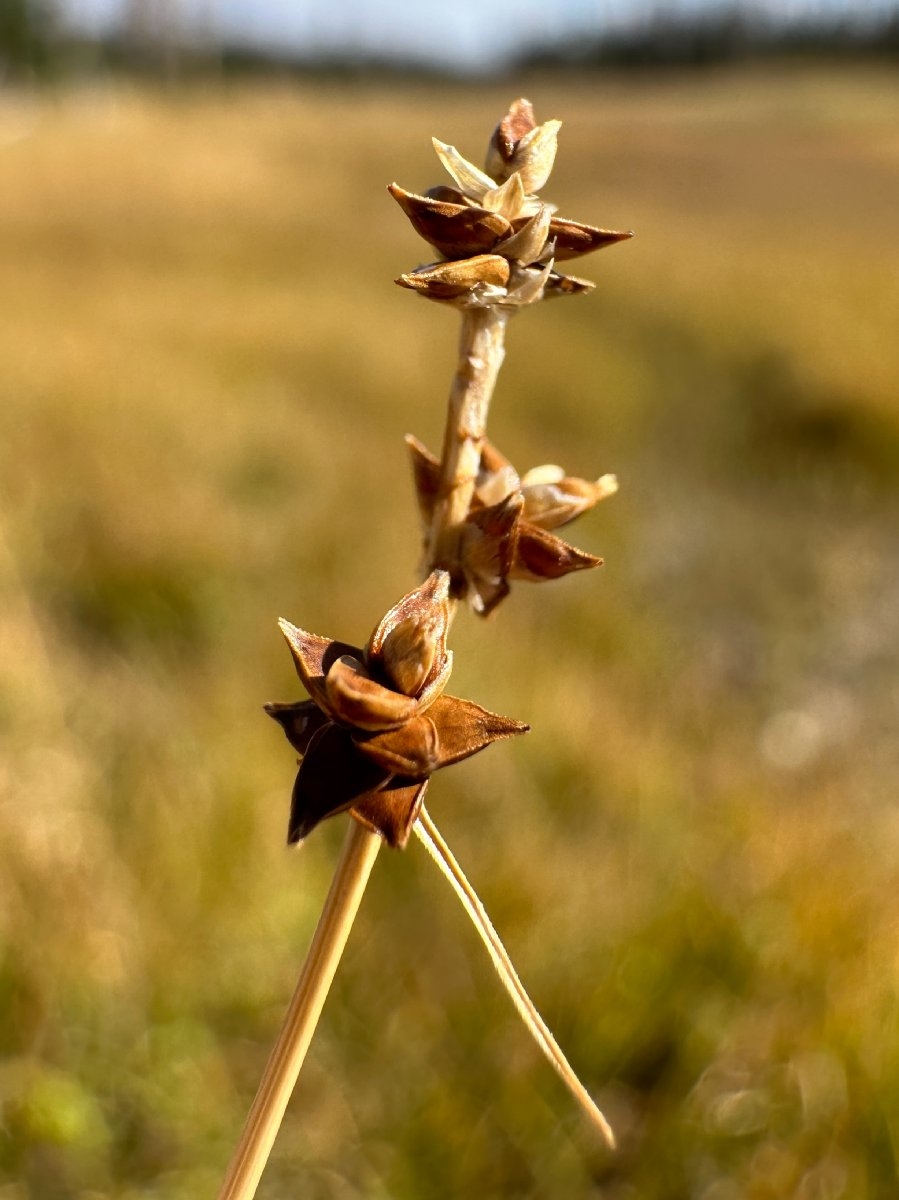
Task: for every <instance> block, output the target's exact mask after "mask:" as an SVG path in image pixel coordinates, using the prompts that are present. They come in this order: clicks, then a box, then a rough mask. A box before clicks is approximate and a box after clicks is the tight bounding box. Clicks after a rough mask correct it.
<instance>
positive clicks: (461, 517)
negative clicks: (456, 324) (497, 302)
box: [425, 306, 508, 571]
mask: <svg viewBox="0 0 899 1200" xmlns="http://www.w3.org/2000/svg"><path fill="white" fill-rule="evenodd" d="M507 320H508V314H507V313H506V312H505V311H504V310H502V309H500V308H498V307H495V306H488V307H485V308H467V309H463V311H462V331H461V335H460V338H459V361H458V364H457V366H456V373H455V375H454V376H453V383H452V387H451V389H450V395H449V404H448V408H447V414H446V431H445V433H444V437H443V453H442V455H441V459H440V483H439V486H438V493H437V503H436V504H435V506H434V515H433V518H432V521H431V530H430V534H429V536H428V542H427V546H426V548H425V562H426V563H427V568H426V570H427V571H431V570H433V569H434V568H435V567H439V566H444V565H446V564H449V565H452V564H453V563H456V562H458V555H457V553H456V552H455V551H456V547H455V541H456V540H457V539H458V536H459V531H460V529H461V527H462V524H463V522H464V521H465V518H466V516H467V515H468V509H469V506H470V504H471V497H472V493H473V491H474V486H475V482H476V481H477V477H478V470H479V467H480V462H481V446H482V445H483V442H484V434H485V431H486V426H487V413H488V411H489V408H490V400H491V398H492V396H493V387H494V384H495V383H496V377H497V375H498V374H499V369H500V367H501V366H502V363H503V358H504V357H505V347H504V339H505V332H506V321H507Z"/></svg>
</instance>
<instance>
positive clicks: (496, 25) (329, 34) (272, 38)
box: [57, 0, 895, 70]
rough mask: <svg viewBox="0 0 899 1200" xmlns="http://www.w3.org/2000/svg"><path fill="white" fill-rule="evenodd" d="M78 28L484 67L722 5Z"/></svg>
mask: <svg viewBox="0 0 899 1200" xmlns="http://www.w3.org/2000/svg"><path fill="white" fill-rule="evenodd" d="M57 3H58V5H59V6H60V7H61V9H62V11H63V13H64V14H65V15H66V17H67V18H68V19H69V20H70V21H71V22H72V23H73V24H75V25H76V26H78V27H80V28H86V29H89V30H98V31H99V30H104V29H109V28H111V27H114V26H115V25H116V24H117V23H119V22H120V21H121V18H122V13H123V10H124V9H125V8H126V6H128V5H129V4H130V5H131V6H132V7H138V6H140V7H142V8H143V9H144V10H145V11H147V12H148V13H149V12H158V13H161V14H165V13H167V12H172V13H175V14H176V16H177V17H178V19H179V21H180V23H181V25H182V27H183V28H187V29H190V28H191V27H193V28H195V29H205V30H208V31H210V32H211V33H212V34H213V36H214V37H215V39H216V40H222V41H237V42H242V43H246V44H249V45H254V46H259V47H268V48H272V47H275V48H278V47H280V48H283V49H285V50H288V51H290V52H301V53H302V52H309V53H310V54H315V53H318V52H326V53H327V52H331V53H338V54H341V55H346V54H354V53H359V54H360V55H366V56H367V55H377V56H382V55H383V56H385V57H397V58H405V59H408V58H411V59H413V60H416V61H420V62H424V63H437V64H447V63H450V64H453V65H455V66H456V67H458V68H459V69H461V70H478V69H480V68H482V67H485V66H490V65H494V64H497V63H501V62H502V61H503V60H504V59H507V58H510V57H513V56H514V55H515V53H516V52H518V51H520V50H522V49H526V48H533V47H540V46H543V45H547V44H549V45H552V44H553V43H556V42H559V41H570V40H572V39H573V38H577V37H578V36H593V35H595V34H598V33H601V32H603V31H607V30H610V29H615V28H620V27H621V26H622V25H627V24H629V23H631V22H632V21H633V20H638V21H639V20H641V19H645V18H647V17H648V16H650V15H652V14H653V13H659V12H664V13H675V14H689V13H692V12H696V11H707V10H708V9H710V8H714V7H715V6H716V5H718V6H719V7H720V6H721V3H722V0H57ZM894 6H895V0H742V7H743V8H744V9H747V10H749V11H754V12H760V13H763V14H766V15H770V16H774V17H786V18H788V19H792V18H796V17H802V16H804V15H807V14H835V15H847V14H848V15H851V16H853V17H859V16H862V17H863V16H864V15H866V14H876V13H878V12H881V11H883V10H884V9H887V8H890V7H894Z"/></svg>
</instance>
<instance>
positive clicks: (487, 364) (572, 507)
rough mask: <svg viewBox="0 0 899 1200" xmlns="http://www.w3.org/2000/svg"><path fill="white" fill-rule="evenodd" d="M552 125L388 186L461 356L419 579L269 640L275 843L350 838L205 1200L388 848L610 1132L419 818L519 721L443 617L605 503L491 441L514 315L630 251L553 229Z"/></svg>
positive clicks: (239, 1178) (436, 458)
mask: <svg viewBox="0 0 899 1200" xmlns="http://www.w3.org/2000/svg"><path fill="white" fill-rule="evenodd" d="M559 127H560V122H559V121H555V120H552V121H546V122H544V123H543V124H537V123H536V121H535V119H534V113H533V109H532V107H531V105H530V103H529V102H528V101H527V100H524V99H519V100H516V101H515V102H514V103H513V104H512V105H511V106H510V108H509V110H508V112H507V113H506V114H505V115H504V116H503V117H502V119H501V120H500V122H499V124H498V125H497V127H496V129H495V130H494V132H493V134H492V136H491V138H490V141H489V146H488V153H487V161H486V164H485V167H484V169H483V170H481V169H480V168H479V167H477V166H475V165H474V164H472V163H471V162H469V161H468V160H467V159H465V158H464V157H463V156H462V155H461V154H460V153H459V152H458V151H457V150H456V149H455V148H454V147H453V146H450V145H447V144H445V143H443V142H439V141H437V140H436V139H435V140H434V148H435V150H436V152H437V156H438V158H439V160H440V162H441V163H442V165H443V167H444V168H445V169H446V172H447V174H448V176H449V182H448V183H445V184H442V185H439V186H436V187H433V188H431V189H430V190H429V191H428V192H426V193H425V194H424V195H417V194H415V193H413V192H408V191H405V190H404V189H403V188H401V187H399V186H398V185H397V184H391V185H390V188H389V191H390V194H391V195H392V196H393V198H394V199H395V200H396V201H397V203H398V204H399V205H400V207H401V209H402V210H403V212H404V213H405V214H406V216H407V217H408V218H409V220H410V222H411V223H412V225H413V227H414V229H415V230H416V232H417V233H418V234H420V235H421V236H422V237H423V238H424V240H425V241H426V242H427V243H428V244H429V246H430V247H431V248H432V249H433V251H436V252H437V255H438V256H439V257H438V258H437V260H436V261H434V262H432V263H430V264H428V265H426V266H423V267H418V268H417V269H415V270H413V271H410V272H408V273H406V274H403V275H401V276H400V277H399V278H398V279H397V280H396V282H397V283H398V284H400V285H401V286H403V287H406V288H409V289H411V290H413V291H415V292H417V293H418V294H419V295H420V296H422V297H425V298H426V299H428V300H431V301H434V302H436V303H438V304H441V305H442V306H444V307H445V308H448V309H454V310H456V311H457V312H458V314H459V316H460V317H461V335H460V343H459V358H458V364H457V366H456V370H455V374H454V376H453V380H452V385H451V387H450V394H449V401H448V405H447V416H446V427H445V433H444V438H443V445H442V447H441V450H440V453H439V454H434V453H432V452H431V451H430V450H428V449H427V448H426V447H425V446H424V445H422V443H421V442H419V441H418V440H417V439H416V438H414V437H409V438H407V445H408V449H409V454H410V459H411V466H412V474H413V479H414V484H415V492H416V496H417V502H418V509H419V514H420V518H421V525H422V534H423V555H422V575H423V582H422V583H421V585H420V586H419V587H417V588H415V589H414V590H413V591H411V592H409V593H408V594H407V595H405V596H403V597H402V598H401V599H400V600H399V601H398V602H397V603H396V604H395V605H394V606H393V608H391V609H390V611H389V612H388V613H387V614H386V615H385V616H384V617H383V618H382V619H381V620H380V621H379V622H378V623H377V625H376V626H375V628H374V631H373V632H372V634H371V636H370V637H369V639H368V641H367V642H366V643H365V645H364V646H357V645H354V644H351V643H346V642H342V641H336V640H334V639H333V638H330V637H321V636H318V635H316V634H313V633H309V632H307V631H306V630H304V629H301V628H299V627H297V626H295V625H293V624H291V623H290V622H288V621H282V622H281V629H282V632H283V634H284V636H285V638H286V640H287V644H288V647H289V649H290V653H291V655H292V656H293V660H294V664H295V666H296V670H297V673H298V675H299V677H300V680H301V682H302V684H303V687H304V688H305V690H306V692H307V694H308V698H307V699H305V700H301V701H299V702H291V703H283V704H282V703H279V704H270V705H268V706H267V712H268V713H269V715H270V716H272V717H273V718H274V719H275V720H276V721H277V722H278V723H279V724H280V726H281V727H282V729H283V730H284V733H285V734H286V736H287V739H288V741H289V742H290V744H291V746H293V748H294V749H295V750H296V752H297V754H298V755H299V757H300V765H299V770H298V773H297V776H296V781H295V783H294V787H293V795H292V800H291V806H290V819H289V823H288V842H289V843H291V844H294V843H298V842H301V841H302V840H303V839H304V838H306V837H307V836H308V835H309V834H310V833H311V832H312V830H313V829H314V828H315V826H316V825H318V824H319V822H321V821H323V820H325V819H326V818H329V817H333V816H336V815H338V814H343V813H346V814H348V816H349V818H350V819H349V821H348V822H347V834H346V839H345V842H344V846H343V850H342V852H341V857H340V859H339V862H338V865H337V868H336V870H335V874H334V879H333V882H332V885H331V889H330V891H329V893H328V896H327V899H326V901H325V905H324V909H323V912H322V916H321V919H320V921H319V924H318V927H317V929H316V932H315V935H314V938H313V941H312V944H311V947H310V949H309V952H308V955H307V958H306V961H305V963H304V965H303V968H302V972H301V975H300V979H299V982H298V984H297V987H296V991H295V993H294V996H293V999H292V1000H291V1003H290V1007H289V1009H288V1012H287V1015H286V1017H285V1019H284V1023H283V1025H282V1028H281V1031H280V1033H279V1035H278V1038H277V1041H276V1043H275V1046H274V1049H273V1050H272V1053H271V1056H270V1058H269V1061H268V1064H267V1066H266V1068H265V1071H264V1074H263V1078H262V1081H261V1083H260V1086H259V1089H258V1092H257V1094H256V1098H255V1100H254V1102H253V1105H252V1108H251V1110H250V1113H249V1116H248V1118H247V1121H246V1124H245V1127H244V1130H243V1133H242V1135H241V1138H240V1141H239V1143H238V1145H237V1148H236V1150H235V1152H234V1155H233V1158H232V1160H231V1163H230V1165H229V1167H228V1171H227V1175H226V1178H225V1182H224V1184H223V1185H222V1188H221V1191H220V1193H219V1200H250V1198H251V1197H252V1196H253V1195H254V1194H255V1192H256V1188H257V1185H258V1183H259V1179H260V1177H261V1175H262V1171H263V1169H264V1166H265V1163H266V1161H267V1159H268V1156H269V1153H270V1151H271V1148H272V1145H273V1143H274V1140H275V1137H276V1134H277V1131H278V1128H279V1126H280V1123H281V1119H282V1117H283V1114H284V1111H285V1108H286V1106H287V1103H288V1100H289V1098H290V1095H291V1093H292V1091H293V1088H294V1085H295V1083H296V1080H297V1077H298V1074H299V1071H300V1068H301V1066H302V1063H303V1059H304V1057H305V1054H306V1051H307V1049H308V1047H309V1043H310V1041H311V1039H312V1036H313V1032H314V1029H315V1026H316V1023H317V1021H318V1018H319V1015H320V1013H321V1010H322V1006H323V1004H324V1001H325V997H326V995H327V992H328V989H329V986H330V984H331V981H332V979H333V977H334V973H335V971H336V968H337V965H338V962H339V960H340V956H341V953H342V951H343V948H344V946H345V944H346V940H347V938H348V936H349V932H350V929H351V927H352V924H353V920H354V918H355V915H356V912H357V910H358V907H359V904H360V902H361V899H362V896H363V893H364V891H365V886H366V883H367V880H368V878H369V874H370V872H371V869H372V867H373V865H374V862H375V859H376V857H377V854H378V851H379V849H380V848H381V846H382V845H384V844H385V843H386V844H387V845H388V846H389V847H393V848H403V847H405V846H406V844H407V842H408V841H409V838H410V836H411V835H412V834H414V835H415V836H416V837H417V838H418V839H419V840H420V841H421V842H422V844H423V845H424V846H425V848H426V849H427V851H428V853H429V854H430V855H431V857H432V858H433V859H434V861H435V862H436V864H437V866H438V867H439V868H440V870H441V871H442V872H443V874H444V875H445V876H446V878H447V879H448V881H449V882H450V884H451V885H452V887H453V889H454V890H455V892H456V894H457V896H458V897H459V899H460V901H461V902H462V904H463V906H464V908H465V910H466V912H467V913H468V915H469V917H470V918H471V920H472V922H473V924H474V926H475V928H476V930H477V932H478V934H479V935H480V937H481V939H482V941H483V942H484V945H485V947H486V948H487V951H488V953H489V955H490V958H491V960H492V962H493V964H494V966H495V968H496V970H497V972H498V974H499V977H500V979H501V980H502V982H503V984H504V986H505V987H506V990H507V991H508V993H509V995H510V997H511V999H512V1001H513V1002H514V1004H515V1007H516V1009H517V1011H518V1012H519V1014H520V1015H521V1017H522V1019H523V1021H524V1022H525V1024H526V1026H527V1027H528V1029H529V1030H530V1032H531V1033H532V1035H533V1037H534V1038H535V1040H536V1041H537V1043H538V1045H539V1046H540V1048H541V1049H542V1050H543V1052H544V1053H545V1054H546V1056H547V1057H548V1058H549V1060H550V1062H551V1063H552V1064H553V1066H554V1067H555V1068H556V1070H557V1071H558V1072H559V1074H560V1076H561V1077H562V1079H563V1080H564V1082H565V1083H566V1084H567V1086H568V1087H569V1089H570V1091H571V1092H572V1094H573V1095H574V1096H575V1098H576V1099H577V1101H578V1102H579V1104H580V1105H581V1107H582V1108H583V1110H584V1112H585V1113H586V1115H587V1117H588V1118H589V1119H590V1120H591V1121H592V1122H593V1124H594V1125H595V1126H596V1128H597V1129H598V1131H599V1133H600V1135H601V1136H602V1137H603V1138H604V1139H605V1141H606V1143H607V1144H608V1145H609V1146H610V1147H611V1146H614V1136H613V1133H612V1130H611V1128H610V1126H609V1124H608V1122H607V1120H606V1119H605V1117H604V1116H603V1114H602V1113H601V1112H600V1110H599V1109H598V1108H597V1106H596V1104H595V1103H594V1101H593V1100H592V1098H591V1097H590V1095H589V1093H588V1092H587V1090H586V1088H585V1087H584V1086H583V1084H582V1083H581V1082H580V1080H579V1079H578V1077H577V1075H576V1074H575V1072H574V1070H573V1069H572V1067H571V1066H570V1065H569V1063H568V1061H567V1059H566V1058H565V1056H564V1055H563V1053H562V1051H561V1050H560V1048H559V1046H558V1045H557V1043H556V1041H555V1039H554V1038H553V1036H552V1034H551V1033H550V1031H549V1029H548V1028H547V1027H546V1024H545V1023H544V1022H543V1020H542V1019H541V1017H540V1015H539V1013H538V1012H537V1009H536V1008H535V1006H534V1004H533V1002H532V1000H531V999H530V997H529V996H528V994H527V992H526V990H525V988H524V986H523V985H522V983H521V981H520V979H519V977H518V975H517V973H516V971H515V969H514V967H513V966H512V963H511V961H510V959H509V956H508V954H507V953H506V950H505V948H504V947H503V944H502V942H501V941H500V938H499V936H498V934H497V932H496V930H495V929H494V927H493V925H492V923H491V921H490V919H489V917H488V916H487V913H486V912H485V910H484V906H483V905H482V904H481V902H480V900H479V899H478V896H477V893H476V892H475V890H474V888H473V887H472V885H471V884H470V882H469V881H468V879H467V877H466V876H465V874H464V872H463V871H462V868H461V867H460V866H459V864H458V862H457V861H456V859H455V857H454V856H453V854H452V852H451V851H450V849H449V847H448V846H447V844H446V842H445V841H444V839H443V838H442V836H441V835H440V832H439V830H438V829H437V827H436V825H435V824H434V821H433V818H432V817H431V815H430V813H429V812H428V810H427V808H426V807H425V804H424V798H425V793H426V791H427V788H428V784H429V781H430V778H431V775H432V774H434V772H435V771H437V770H439V769H441V768H443V767H447V766H451V765H452V764H453V763H455V762H458V761H460V760H461V759H464V758H467V757H468V756H470V755H472V754H476V753H478V752H479V751H481V750H483V749H485V748H486V747H487V746H489V745H490V743H491V742H494V741H496V740H498V739H501V738H508V737H514V736H518V735H519V734H522V733H524V732H526V731H527V729H528V726H527V725H526V724H524V723H522V722H521V721H518V720H515V719H512V718H510V717H505V716H500V715H498V714H496V713H493V712H491V711H489V710H488V709H486V708H483V707H481V705H479V704H477V703H475V702H473V701H471V700H466V699H462V698H460V697H457V696H454V695H451V694H449V693H448V692H447V691H446V687H447V684H448V681H449V677H450V673H451V671H452V666H453V655H452V651H451V650H449V649H448V648H447V641H448V636H449V633H450V627H451V625H452V621H453V618H454V616H455V614H456V611H457V609H458V608H459V607H460V606H462V605H467V606H468V607H469V608H470V609H471V610H473V611H474V612H475V613H476V614H478V615H480V616H482V617H487V616H489V615H490V614H491V613H493V612H494V611H495V610H496V608H497V606H498V605H499V604H500V603H501V602H502V601H503V600H504V599H505V597H506V596H507V595H508V594H509V591H510V587H511V584H512V583H513V582H515V581H516V580H531V581H546V580H553V579H558V578H560V577H562V576H564V575H567V574H569V573H570V572H573V571H581V570H585V569H589V568H593V567H596V566H599V565H600V563H601V559H599V558H597V557H595V556H594V555H592V554H588V553H586V552H585V551H583V550H579V549H577V548H576V547H575V546H572V545H570V544H569V543H568V542H567V541H565V540H564V539H563V538H562V537H561V536H560V535H559V534H558V533H557V532H556V530H557V529H558V528H559V527H561V526H563V525H565V524H566V523H567V522H569V521H571V520H573V519H574V518H575V517H577V516H579V515H580V514H581V513H583V512H585V511H586V510H588V509H590V508H592V507H593V506H594V505H595V504H596V503H597V502H598V501H600V500H602V499H604V498H605V497H607V496H609V495H611V494H612V493H614V492H615V490H616V488H617V483H616V480H615V477H614V476H613V475H603V476H601V477H600V478H599V479H597V480H586V479H579V478H575V477H572V476H569V475H566V474H565V472H564V471H563V470H562V469H561V468H560V467H556V466H542V467H537V468H535V469H532V470H529V471H527V472H526V473H525V474H519V473H518V472H517V471H516V470H515V468H514V467H513V466H512V464H511V463H510V462H509V461H508V459H506V458H505V456H504V455H503V454H501V453H500V451H499V450H498V449H497V448H496V447H495V446H494V445H493V444H492V443H491V442H489V441H488V439H487V417H488V412H489V408H490V401H491V397H492V394H493V389H494V384H495V382H496V378H497V375H498V372H499V370H500V367H501V365H502V361H503V355H504V335H505V329H506V325H507V323H508V321H509V320H510V318H511V317H512V316H514V315H515V314H516V313H518V312H519V310H521V309H525V308H530V307H531V306H533V305H535V304H537V303H539V302H540V301H542V300H544V299H550V298H554V297H565V296H576V295H581V294H585V293H587V292H589V291H590V290H591V289H592V287H593V284H592V283H589V282H587V281H585V280H582V279H578V278H576V277H574V276H571V275H566V274H563V273H562V272H561V271H560V270H559V264H560V263H563V262H565V261H566V260H568V259H571V258H575V257H579V256H580V255H583V254H587V253H589V252H591V251H594V250H598V249H600V248H602V247H604V246H609V245H612V244H614V243H615V242H619V241H622V240H624V239H626V238H629V237H631V236H632V235H631V233H630V232H629V231H618V230H609V229H601V228H597V227H595V226H592V225H585V224H583V223H581V222H579V221H573V220H567V219H564V218H562V217H559V216H557V215H556V211H555V208H554V206H553V205H551V204H549V203H547V202H546V201H545V200H543V199H542V198H541V197H540V196H539V195H538V193H539V192H540V190H541V189H542V188H543V186H544V185H545V183H546V182H547V180H548V178H549V175H550V172H551V170H552V167H553V162H554V159H555V155H556V146H557V139H558V132H559Z"/></svg>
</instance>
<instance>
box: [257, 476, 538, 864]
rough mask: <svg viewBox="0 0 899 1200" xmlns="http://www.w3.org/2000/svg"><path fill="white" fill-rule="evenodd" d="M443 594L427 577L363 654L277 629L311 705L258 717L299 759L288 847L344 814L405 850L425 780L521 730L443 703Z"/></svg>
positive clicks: (444, 586)
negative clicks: (266, 719) (277, 729)
mask: <svg viewBox="0 0 899 1200" xmlns="http://www.w3.org/2000/svg"><path fill="white" fill-rule="evenodd" d="M519 502H520V498H519ZM449 587H450V578H449V575H448V574H447V572H446V571H433V572H432V573H431V574H430V575H429V577H428V578H427V579H426V580H425V582H424V583H423V584H422V585H421V586H420V587H418V588H416V589H415V590H414V591H412V592H410V593H409V594H408V595H406V596H404V597H403V598H402V599H401V600H400V601H399V603H398V604H396V605H394V607H393V608H392V609H391V610H390V611H389V612H388V613H386V614H385V616H384V617H383V618H382V620H381V621H379V622H378V625H377V626H376V628H375V630H374V632H373V633H372V636H371V638H370V639H369V642H368V645H367V646H366V647H365V649H364V650H358V649H356V648H355V647H352V646H347V645H346V644H345V643H342V642H334V641H332V640H331V639H330V638H322V637H316V636H315V635H314V634H309V633H305V632H304V631H303V630H300V629H297V628H296V627H295V626H293V625H290V624H289V623H288V622H286V621H285V622H282V628H283V630H284V633H285V635H286V636H287V639H288V642H289V644H290V647H291V651H292V652H293V655H294V659H295V661H296V663H297V670H298V671H299V673H300V676H301V678H302V679H303V681H304V683H306V687H307V688H308V690H309V692H310V695H311V696H312V699H311V700H306V701H302V702H300V703H299V704H271V705H268V706H267V708H266V711H267V712H268V713H269V715H270V716H271V717H273V718H274V719H275V720H276V721H277V722H278V724H279V725H280V726H281V728H282V729H283V730H284V732H285V734H286V735H287V738H288V741H289V742H290V743H291V745H292V746H293V747H294V748H295V749H296V750H297V751H298V752H299V753H300V754H301V755H302V756H303V758H302V762H301V764H300V769H299V772H298V774H297V778H296V782H295V784H294V789H293V797H292V800H291V810H290V822H289V825H288V841H290V842H296V841H299V840H301V839H302V838H304V837H305V836H306V835H307V834H308V833H309V832H310V831H311V830H312V829H314V827H315V826H316V825H317V824H318V823H319V822H320V821H323V820H324V819H325V818H326V817H329V816H333V815H334V814H335V813H339V812H345V811H347V810H349V811H350V812H351V814H352V815H353V816H354V817H355V818H356V819H357V820H358V821H361V822H362V824H364V825H366V826H368V828H370V829H373V830H376V831H377V832H378V833H380V834H381V836H382V837H383V838H384V839H385V841H387V842H388V843H389V844H390V845H391V846H404V845H405V844H406V841H407V840H408V837H409V833H410V831H411V829H412V825H413V823H414V822H415V819H416V817H417V815H418V811H419V809H420V807H421V801H422V797H423V796H424V791H425V787H426V786H427V781H428V778H429V776H430V775H431V774H432V772H434V771H436V770H438V769H439V768H440V767H445V766H449V765H450V764H451V763H454V762H458V761H459V759H460V758H466V757H468V755H470V754H476V753H477V752H478V751H479V750H483V749H484V747H485V746H487V745H489V743H490V742H492V741H496V739H497V738H501V737H509V736H511V735H512V734H515V733H524V731H525V730H526V729H527V726H526V725H522V724H521V723H520V722H518V721H512V720H510V719H508V718H506V717H500V716H497V715H496V714H494V713H488V712H486V710H485V709H482V708H479V707H478V705H473V704H471V703H470V702H469V701H466V700H460V699H458V698H457V697H455V696H445V695H443V689H444V686H445V684H446V681H447V679H448V678H449V674H450V671H451V670H452V655H451V654H450V653H449V651H448V650H447V649H446V634H447V628H448V626H449V616H450V604H449Z"/></svg>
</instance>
